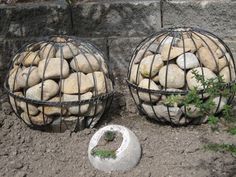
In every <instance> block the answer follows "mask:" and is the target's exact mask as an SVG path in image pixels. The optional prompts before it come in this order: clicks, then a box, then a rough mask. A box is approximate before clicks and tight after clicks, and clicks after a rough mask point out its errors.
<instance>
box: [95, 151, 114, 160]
mask: <svg viewBox="0 0 236 177" xmlns="http://www.w3.org/2000/svg"><path fill="white" fill-rule="evenodd" d="M91 154H92V156H98V157H100V158H102V159H106V158H112V159H115V158H116V151H114V150H102V149H94V150H92V151H91Z"/></svg>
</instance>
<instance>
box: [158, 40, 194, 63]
mask: <svg viewBox="0 0 236 177" xmlns="http://www.w3.org/2000/svg"><path fill="white" fill-rule="evenodd" d="M190 50H191V49H189V48H185V51H184V49H183V48H181V47H174V46H171V45H170V44H167V45H163V47H162V48H161V57H162V60H163V61H167V60H172V59H174V58H176V57H178V56H179V55H181V54H183V53H184V52H188V51H190Z"/></svg>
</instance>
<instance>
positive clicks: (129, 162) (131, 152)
mask: <svg viewBox="0 0 236 177" xmlns="http://www.w3.org/2000/svg"><path fill="white" fill-rule="evenodd" d="M106 131H116V132H118V133H120V134H121V135H122V138H123V141H122V143H121V145H120V147H119V148H118V149H117V150H116V158H115V159H112V158H105V159H101V158H100V157H97V156H93V155H92V154H91V151H92V150H93V148H94V147H96V146H97V144H98V142H99V140H100V139H101V137H102V136H103V135H104V133H105V132H106ZM140 157H141V146H140V143H139V141H138V138H137V137H136V136H135V134H134V133H133V132H132V131H131V130H129V129H128V128H126V127H124V126H120V125H108V126H106V127H103V128H101V129H99V130H98V131H97V132H96V133H95V134H94V135H93V137H92V138H91V140H90V142H89V147H88V158H89V161H90V163H91V164H92V165H93V166H94V167H95V168H96V169H98V170H101V171H105V172H111V171H127V170H130V169H132V168H133V167H135V166H136V165H137V163H138V162H139V160H140Z"/></svg>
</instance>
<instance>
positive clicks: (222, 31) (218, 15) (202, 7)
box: [163, 0, 236, 37]
mask: <svg viewBox="0 0 236 177" xmlns="http://www.w3.org/2000/svg"><path fill="white" fill-rule="evenodd" d="M235 19H236V1H232V0H201V1H196V0H165V1H163V24H164V27H170V26H194V27H199V28H202V29H206V30H208V31H210V32H213V33H215V34H216V35H219V37H227V36H233V35H235V33H236V25H235Z"/></svg>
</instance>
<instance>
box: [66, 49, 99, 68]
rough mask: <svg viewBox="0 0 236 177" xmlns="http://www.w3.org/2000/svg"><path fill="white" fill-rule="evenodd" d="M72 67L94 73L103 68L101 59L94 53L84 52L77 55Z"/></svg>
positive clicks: (71, 63)
mask: <svg viewBox="0 0 236 177" xmlns="http://www.w3.org/2000/svg"><path fill="white" fill-rule="evenodd" d="M70 66H71V68H73V70H75V71H80V72H83V73H92V72H94V71H99V70H101V61H99V60H98V59H97V58H95V57H94V56H93V55H92V54H88V53H84V54H79V55H77V56H76V57H75V58H74V59H73V60H72V61H71V62H70Z"/></svg>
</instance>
